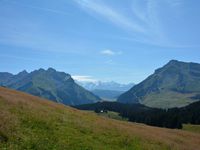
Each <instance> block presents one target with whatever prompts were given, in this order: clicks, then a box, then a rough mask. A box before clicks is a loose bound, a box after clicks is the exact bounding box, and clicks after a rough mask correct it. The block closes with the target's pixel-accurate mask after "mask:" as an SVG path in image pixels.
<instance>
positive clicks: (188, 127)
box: [183, 124, 200, 134]
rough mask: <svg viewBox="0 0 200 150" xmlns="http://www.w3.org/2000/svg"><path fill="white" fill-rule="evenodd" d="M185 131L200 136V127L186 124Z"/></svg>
mask: <svg viewBox="0 0 200 150" xmlns="http://www.w3.org/2000/svg"><path fill="white" fill-rule="evenodd" d="M183 130H185V131H190V132H194V133H199V134H200V125H192V124H184V125H183Z"/></svg>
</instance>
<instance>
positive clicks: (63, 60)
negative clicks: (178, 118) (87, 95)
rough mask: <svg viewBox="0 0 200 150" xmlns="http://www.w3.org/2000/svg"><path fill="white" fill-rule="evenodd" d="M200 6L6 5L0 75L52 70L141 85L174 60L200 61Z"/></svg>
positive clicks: (176, 2) (127, 0)
mask: <svg viewBox="0 0 200 150" xmlns="http://www.w3.org/2000/svg"><path fill="white" fill-rule="evenodd" d="M199 6H200V1H197V0H0V71H1V72H12V73H17V72H19V71H21V70H24V69H26V70H27V71H32V70H35V69H38V68H45V69H46V68H48V67H53V68H55V69H57V70H60V71H65V72H67V73H70V74H71V75H73V76H75V77H76V78H79V79H81V80H87V81H90V80H91V81H94V80H103V81H110V80H114V81H118V82H121V83H128V82H135V83H138V82H140V81H142V80H143V79H145V78H146V77H147V76H148V75H150V74H151V73H153V72H154V70H155V69H156V68H158V67H161V66H163V65H164V64H165V63H167V62H168V61H169V60H171V59H178V60H181V61H187V62H198V63H200V29H199V27H200V9H199Z"/></svg>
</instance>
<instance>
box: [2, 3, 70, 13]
mask: <svg viewBox="0 0 200 150" xmlns="http://www.w3.org/2000/svg"><path fill="white" fill-rule="evenodd" d="M5 2H6V3H9V4H13V5H19V6H22V7H28V8H32V9H37V10H41V11H45V12H50V13H56V14H60V15H67V16H69V15H70V13H69V12H67V11H61V10H58V9H53V8H46V7H39V6H34V5H29V4H23V3H20V2H18V1H15V0H9V1H5Z"/></svg>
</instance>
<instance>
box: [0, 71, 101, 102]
mask: <svg viewBox="0 0 200 150" xmlns="http://www.w3.org/2000/svg"><path fill="white" fill-rule="evenodd" d="M0 85H2V86H6V87H9V88H12V89H16V90H20V91H24V92H26V93H30V94H32V95H36V96H40V97H43V98H47V99H50V100H53V101H55V102H59V103H63V104H66V105H77V104H86V103H93V102H97V101H99V100H101V99H100V98H99V97H98V96H95V95H94V94H93V93H91V92H89V91H87V90H85V89H84V88H83V87H81V86H79V85H77V84H76V83H75V82H74V80H73V79H72V78H71V76H70V75H69V74H66V73H64V72H58V71H56V70H55V69H53V68H49V69H48V70H44V69H39V70H35V71H33V72H31V73H28V72H26V71H22V72H20V73H18V74H17V75H13V74H10V73H0Z"/></svg>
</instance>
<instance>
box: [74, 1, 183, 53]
mask: <svg viewBox="0 0 200 150" xmlns="http://www.w3.org/2000/svg"><path fill="white" fill-rule="evenodd" d="M74 1H75V2H76V4H77V5H78V6H79V7H80V8H82V9H83V10H85V11H86V12H88V13H89V14H91V15H93V16H94V17H97V16H101V17H103V18H104V19H106V20H107V21H109V22H112V23H113V24H114V25H116V26H119V27H120V28H122V29H124V30H126V31H129V35H130V36H129V39H130V37H131V40H133V41H135V42H140V43H146V44H151V45H158V46H160V45H162V46H169V45H170V46H171V45H176V44H174V42H172V41H170V37H168V33H166V32H167V31H166V30H165V27H164V26H163V24H162V18H161V17H162V16H161V11H162V7H168V8H169V9H170V12H174V15H176V13H177V11H179V9H177V7H178V6H180V5H182V0H162V1H157V0H133V1H129V2H131V3H132V5H131V3H127V5H129V4H130V6H127V8H128V7H130V9H129V10H131V6H132V12H131V13H130V12H129V13H127V12H124V11H122V10H120V9H118V7H115V5H111V3H108V2H107V1H98V0H96V1H94V0H74ZM126 10H128V9H126ZM111 55H112V54H111Z"/></svg>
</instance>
